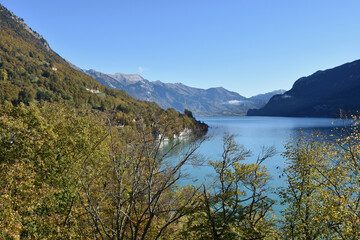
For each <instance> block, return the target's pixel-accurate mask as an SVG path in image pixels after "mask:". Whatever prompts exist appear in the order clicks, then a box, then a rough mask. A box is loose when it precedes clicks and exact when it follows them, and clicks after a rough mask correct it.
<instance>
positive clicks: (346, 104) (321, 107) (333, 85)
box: [248, 60, 360, 117]
mask: <svg viewBox="0 0 360 240" xmlns="http://www.w3.org/2000/svg"><path fill="white" fill-rule="evenodd" d="M359 110H360V60H356V61H353V62H350V63H346V64H343V65H341V66H338V67H335V68H332V69H328V70H325V71H317V72H315V73H314V74H312V75H310V76H307V77H302V78H300V79H298V80H297V81H296V82H295V83H294V85H293V87H292V88H291V89H290V90H289V91H287V92H285V93H283V94H279V95H274V96H273V97H272V98H271V99H270V101H269V102H268V103H267V104H266V105H265V106H264V107H263V108H261V109H252V110H249V111H248V115H249V116H291V117H339V116H340V115H341V112H344V113H347V114H354V113H357V112H358V111H359Z"/></svg>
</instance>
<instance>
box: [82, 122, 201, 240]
mask: <svg viewBox="0 0 360 240" xmlns="http://www.w3.org/2000/svg"><path fill="white" fill-rule="evenodd" d="M158 127H159V129H160V131H159V132H158V133H160V134H159V135H158V136H159V138H154V136H153V133H152V130H151V129H149V128H146V125H145V124H144V123H143V122H141V121H137V128H136V129H132V128H128V127H117V126H113V125H112V124H111V122H110V121H109V122H108V134H109V136H110V142H109V144H110V145H109V149H110V155H109V158H108V159H107V160H105V161H103V162H97V161H94V162H87V163H86V164H85V165H84V166H83V168H82V169H81V171H79V172H78V177H79V179H80V181H81V192H80V199H81V202H82V205H83V207H84V210H85V212H86V213H87V215H88V219H89V220H88V225H89V226H91V229H92V231H91V232H92V234H93V236H94V237H95V238H99V239H134V240H135V239H159V238H161V237H163V236H165V235H167V234H168V232H167V229H169V227H171V226H172V225H174V224H176V223H177V222H178V221H179V220H180V219H181V218H182V217H184V216H186V215H188V214H189V213H191V212H192V211H193V209H194V208H195V206H196V201H195V199H194V198H195V196H196V193H197V192H198V188H196V187H194V186H183V187H179V186H177V184H178V183H179V181H181V180H182V178H183V174H182V167H183V166H184V165H185V164H187V163H189V162H190V161H191V160H192V159H193V158H195V151H196V149H198V148H199V146H200V144H201V142H202V141H197V142H195V143H194V145H192V146H191V147H190V148H189V149H188V151H187V152H185V153H184V154H183V156H182V157H181V158H179V160H178V161H177V162H176V163H169V162H167V160H166V158H167V156H168V155H169V154H170V153H171V152H172V151H173V150H174V149H175V148H176V144H174V145H170V147H169V149H168V150H164V148H163V147H162V146H163V144H164V141H165V139H164V138H165V136H166V134H165V132H167V131H168V127H167V126H163V125H159V126H158ZM169 144H172V143H169Z"/></svg>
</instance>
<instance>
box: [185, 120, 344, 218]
mask: <svg viewBox="0 0 360 240" xmlns="http://www.w3.org/2000/svg"><path fill="white" fill-rule="evenodd" d="M198 119H199V120H200V121H203V122H205V123H207V124H208V125H209V131H208V134H207V135H208V136H211V138H210V140H208V141H206V142H204V143H203V144H202V146H201V147H200V148H199V150H198V153H200V154H202V155H203V157H205V158H207V159H209V160H220V159H221V154H222V151H223V148H222V145H223V143H222V137H223V136H224V134H226V133H229V134H234V135H235V136H236V137H235V139H236V141H237V142H238V143H239V144H242V145H244V146H245V147H246V148H247V149H250V150H251V151H252V157H250V158H249V159H247V160H246V161H248V162H254V161H255V160H256V157H257V156H258V154H259V152H260V151H261V147H262V146H274V147H275V148H276V150H277V154H276V155H275V156H274V157H272V158H270V159H268V160H267V161H266V162H265V163H264V164H265V165H266V167H267V168H268V171H269V173H270V175H271V178H272V179H271V181H270V182H269V187H271V188H274V189H275V188H278V187H281V186H286V182H285V179H284V177H282V176H281V173H282V169H283V168H284V162H285V160H284V159H283V158H282V156H281V153H282V152H283V151H284V144H285V143H286V142H288V141H289V140H290V139H291V137H292V136H296V135H298V134H300V132H301V131H302V132H303V133H305V134H310V133H311V132H315V131H317V132H320V133H322V134H324V135H329V134H330V133H331V132H332V130H333V129H334V128H335V127H342V126H343V125H344V122H343V120H340V119H330V118H290V117H241V116H239V117H203V118H198ZM185 172H186V173H187V174H188V175H189V177H190V179H188V181H189V182H194V183H195V184H199V183H202V182H204V181H206V182H209V181H211V179H212V177H211V175H212V174H213V173H214V172H213V169H212V168H211V167H210V166H206V165H205V166H201V167H194V166H186V168H185ZM275 198H276V197H275ZM281 209H282V207H281V206H279V205H277V206H275V212H276V214H277V215H278V214H279V212H280V210H281Z"/></svg>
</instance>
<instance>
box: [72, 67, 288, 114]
mask: <svg viewBox="0 0 360 240" xmlns="http://www.w3.org/2000/svg"><path fill="white" fill-rule="evenodd" d="M75 69H77V70H78V71H82V72H84V73H86V74H88V75H89V76H91V77H93V78H95V79H96V80H97V81H99V82H100V83H101V84H103V85H104V86H107V87H111V88H115V89H120V90H124V91H126V92H127V93H128V94H130V95H131V96H133V97H134V98H136V99H139V100H144V101H152V102H156V103H157V104H158V105H159V106H161V107H162V108H164V109H167V108H175V109H176V110H178V111H184V109H189V110H190V111H192V112H193V114H194V115H196V116H216V115H244V114H246V112H247V110H248V109H250V108H260V107H262V106H264V105H265V104H266V102H267V101H268V99H269V98H270V97H271V96H273V95H274V94H278V93H282V92H283V91H284V90H277V91H273V92H271V93H267V94H260V95H257V96H254V97H251V98H246V97H244V96H241V95H240V94H238V93H236V92H232V91H229V90H227V89H224V88H222V87H216V88H209V89H200V88H193V87H189V86H186V85H184V84H182V83H163V82H161V81H149V80H146V79H144V78H143V77H142V76H140V75H139V74H124V73H115V74H104V73H101V72H97V71H95V70H82V69H80V68H77V67H76V66H75ZM279 91H280V92H279Z"/></svg>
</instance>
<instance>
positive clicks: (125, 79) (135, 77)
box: [107, 72, 145, 85]
mask: <svg viewBox="0 0 360 240" xmlns="http://www.w3.org/2000/svg"><path fill="white" fill-rule="evenodd" d="M107 75H108V76H109V77H112V78H114V79H115V80H117V81H119V82H121V83H123V84H125V85H129V84H134V83H137V82H142V81H144V80H145V79H144V78H143V77H142V76H141V75H140V74H137V73H135V74H126V73H120V72H118V73H114V74H107Z"/></svg>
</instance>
